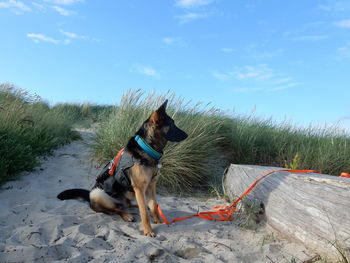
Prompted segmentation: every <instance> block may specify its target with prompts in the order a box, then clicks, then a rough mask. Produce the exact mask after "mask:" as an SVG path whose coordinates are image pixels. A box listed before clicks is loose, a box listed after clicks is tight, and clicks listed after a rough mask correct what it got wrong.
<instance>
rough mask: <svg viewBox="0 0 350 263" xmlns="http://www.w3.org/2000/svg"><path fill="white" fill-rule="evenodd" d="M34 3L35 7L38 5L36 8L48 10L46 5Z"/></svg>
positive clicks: (42, 10)
mask: <svg viewBox="0 0 350 263" xmlns="http://www.w3.org/2000/svg"><path fill="white" fill-rule="evenodd" d="M32 5H33V6H34V7H36V9H38V10H39V11H41V12H45V11H46V7H45V6H44V5H42V4H39V3H37V2H32Z"/></svg>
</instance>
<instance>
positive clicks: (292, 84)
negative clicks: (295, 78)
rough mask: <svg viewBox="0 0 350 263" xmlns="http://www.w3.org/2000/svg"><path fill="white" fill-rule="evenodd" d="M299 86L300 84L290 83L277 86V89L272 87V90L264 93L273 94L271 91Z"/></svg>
mask: <svg viewBox="0 0 350 263" xmlns="http://www.w3.org/2000/svg"><path fill="white" fill-rule="evenodd" d="M300 84H301V83H297V82H292V83H288V84H286V85H281V86H277V87H273V88H270V89H267V90H266V91H269V92H273V91H279V90H284V89H289V88H292V87H295V86H298V85H300Z"/></svg>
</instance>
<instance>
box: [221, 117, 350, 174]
mask: <svg viewBox="0 0 350 263" xmlns="http://www.w3.org/2000/svg"><path fill="white" fill-rule="evenodd" d="M224 127H225V131H224V132H225V133H226V135H225V137H226V138H227V140H226V143H227V145H228V146H229V148H228V152H229V157H230V161H231V162H234V163H241V164H245V163H246V164H261V165H272V166H278V167H286V168H292V169H313V170H317V171H318V172H321V173H326V174H332V175H339V173H340V172H341V171H349V170H350V158H349V156H350V148H349V143H350V136H349V134H347V133H345V131H343V130H341V129H338V128H337V127H312V126H310V127H307V128H300V127H296V126H293V125H291V124H289V123H276V122H274V121H273V120H272V119H267V120H261V119H258V118H252V117H231V118H226V122H225V125H224Z"/></svg>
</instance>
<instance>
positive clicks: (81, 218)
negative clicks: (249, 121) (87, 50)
mask: <svg viewBox="0 0 350 263" xmlns="http://www.w3.org/2000/svg"><path fill="white" fill-rule="evenodd" d="M80 132H81V133H82V135H83V138H84V140H83V141H76V142H73V143H71V144H69V145H66V146H64V147H62V148H60V149H58V150H56V151H55V152H54V154H53V155H52V156H50V157H47V158H44V159H43V160H42V165H41V166H40V167H38V168H37V169H36V170H35V171H34V172H25V173H23V174H22V176H21V178H20V179H19V180H17V181H12V182H8V183H6V184H5V185H4V186H3V187H2V190H1V191H0V211H1V212H0V262H1V263H5V262H96V263H97V262H99V263H100V262H210V263H214V262H230V263H231V262H270V263H271V262H275V263H277V262H304V261H305V260H307V259H310V258H312V257H313V256H314V253H313V252H311V251H309V250H307V249H306V248H305V247H303V246H301V245H299V244H295V243H291V242H288V241H286V240H282V239H279V238H277V237H276V236H275V234H273V233H271V232H270V231H269V230H268V229H266V228H265V227H264V226H263V225H261V226H259V225H258V226H257V229H256V230H246V229H244V228H242V227H240V226H239V224H238V223H237V221H236V220H234V221H231V222H211V221H206V220H202V219H198V218H193V219H189V220H185V221H181V222H178V223H175V224H173V225H170V226H167V225H164V224H160V225H156V224H152V227H153V228H154V230H155V232H156V234H157V237H155V238H151V237H145V236H143V235H142V232H141V228H140V217H139V215H138V210H137V208H133V209H130V212H131V213H133V214H134V215H135V217H136V222H133V223H127V222H124V221H123V220H122V219H121V218H120V216H118V215H106V214H101V213H95V212H94V211H92V210H91V209H90V208H89V205H88V203H86V202H82V201H78V200H66V201H60V200H58V199H57V198H56V196H57V194H58V193H60V192H61V191H62V190H65V189H68V188H75V187H79V188H86V189H89V188H91V187H92V186H93V184H94V180H95V176H96V174H97V171H98V170H97V169H96V168H94V165H93V163H92V162H91V161H90V155H89V148H88V147H87V145H86V144H85V142H86V141H87V140H89V137H90V136H92V135H93V134H92V133H91V132H90V131H88V130H80ZM203 200H204V199H203V198H201V199H196V198H178V197H174V196H158V202H159V204H160V205H161V207H162V209H163V211H164V213H165V214H166V215H167V217H168V218H169V219H172V218H175V217H179V216H184V215H189V214H194V213H196V212H197V210H198V209H199V210H200V211H207V210H209V209H210V207H212V206H215V205H220V204H226V202H225V201H224V200H219V199H208V200H204V201H203Z"/></svg>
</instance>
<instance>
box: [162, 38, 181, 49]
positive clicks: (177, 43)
mask: <svg viewBox="0 0 350 263" xmlns="http://www.w3.org/2000/svg"><path fill="white" fill-rule="evenodd" d="M162 43H163V44H166V45H169V46H179V47H184V46H186V44H185V42H184V41H183V40H182V38H181V37H164V38H162Z"/></svg>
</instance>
